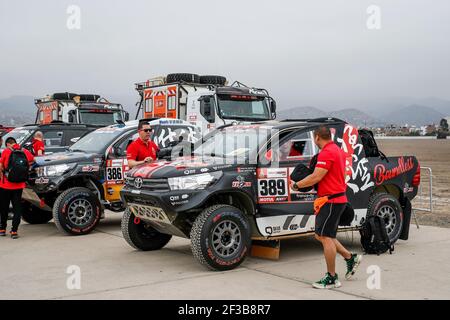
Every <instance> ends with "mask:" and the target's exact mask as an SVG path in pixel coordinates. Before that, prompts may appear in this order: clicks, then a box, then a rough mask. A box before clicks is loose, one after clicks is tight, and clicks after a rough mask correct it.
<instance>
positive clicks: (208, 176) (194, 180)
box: [168, 171, 222, 190]
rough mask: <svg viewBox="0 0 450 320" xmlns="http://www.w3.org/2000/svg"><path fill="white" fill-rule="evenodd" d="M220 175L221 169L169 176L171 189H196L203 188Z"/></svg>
mask: <svg viewBox="0 0 450 320" xmlns="http://www.w3.org/2000/svg"><path fill="white" fill-rule="evenodd" d="M220 177H222V171H217V172H211V173H202V174H196V175H193V176H187V177H176V178H169V179H168V182H169V186H170V189H171V190H196V189H205V188H206V187H208V186H210V185H212V184H213V183H215V182H216V181H217V180H219V179H220Z"/></svg>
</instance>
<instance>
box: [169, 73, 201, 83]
mask: <svg viewBox="0 0 450 320" xmlns="http://www.w3.org/2000/svg"><path fill="white" fill-rule="evenodd" d="M166 81H167V83H173V82H180V81H184V82H189V83H200V76H199V75H198V74H193V73H171V74H168V75H167V78H166Z"/></svg>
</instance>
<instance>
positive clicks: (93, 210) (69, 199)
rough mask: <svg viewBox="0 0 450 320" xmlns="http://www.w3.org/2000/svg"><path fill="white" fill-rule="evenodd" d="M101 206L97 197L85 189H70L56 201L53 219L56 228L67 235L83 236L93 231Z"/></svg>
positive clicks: (100, 212)
mask: <svg viewBox="0 0 450 320" xmlns="http://www.w3.org/2000/svg"><path fill="white" fill-rule="evenodd" d="M101 214H102V206H101V204H100V201H99V199H98V197H97V196H96V195H95V194H94V193H93V192H92V191H91V190H89V189H87V188H80V187H76V188H71V189H68V190H66V191H64V192H63V193H62V194H61V195H59V197H58V198H57V199H56V201H55V204H54V206H53V218H54V220H55V224H56V227H57V228H58V230H60V231H61V232H63V233H66V234H69V235H84V234H88V233H90V232H91V231H92V230H94V229H95V227H96V226H97V224H98V222H99V221H100V216H101Z"/></svg>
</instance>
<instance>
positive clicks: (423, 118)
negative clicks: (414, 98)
mask: <svg viewBox="0 0 450 320" xmlns="http://www.w3.org/2000/svg"><path fill="white" fill-rule="evenodd" d="M445 116H446V115H445V114H443V113H441V112H439V111H436V110H435V109H433V108H430V107H427V106H420V105H411V106H408V107H405V108H401V109H398V110H394V111H392V112H391V113H389V114H387V115H386V116H384V117H383V118H384V120H385V121H386V122H387V123H392V124H402V125H404V124H408V125H416V126H421V125H425V124H431V123H435V124H438V123H439V122H440V120H441V119H442V118H444V117H445Z"/></svg>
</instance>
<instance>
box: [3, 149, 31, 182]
mask: <svg viewBox="0 0 450 320" xmlns="http://www.w3.org/2000/svg"><path fill="white" fill-rule="evenodd" d="M13 149H15V150H20V146H19V145H18V144H15V145H14V146H13ZM22 151H23V152H24V153H25V155H26V156H27V159H28V162H30V163H32V162H33V161H34V157H33V155H32V154H31V152H30V151H28V150H26V149H22ZM11 153H12V151H11V149H9V148H6V149H5V150H4V151H3V152H2V157H1V158H0V163H1V164H2V165H3V170H6V168H8V163H9V157H10V155H11ZM0 188H3V189H7V190H18V189H24V188H25V182H19V183H14V182H9V181H8V179H7V178H6V176H5V174H3V179H0Z"/></svg>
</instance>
